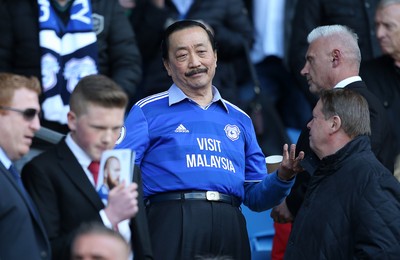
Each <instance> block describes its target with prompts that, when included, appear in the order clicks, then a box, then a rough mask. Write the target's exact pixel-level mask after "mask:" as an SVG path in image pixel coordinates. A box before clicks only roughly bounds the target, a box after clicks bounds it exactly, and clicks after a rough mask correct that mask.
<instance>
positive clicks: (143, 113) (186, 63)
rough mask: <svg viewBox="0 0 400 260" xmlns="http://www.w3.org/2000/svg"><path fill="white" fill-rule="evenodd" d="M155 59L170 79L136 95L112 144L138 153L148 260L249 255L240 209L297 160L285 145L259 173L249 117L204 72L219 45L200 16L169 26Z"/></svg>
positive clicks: (287, 180)
mask: <svg viewBox="0 0 400 260" xmlns="http://www.w3.org/2000/svg"><path fill="white" fill-rule="evenodd" d="M162 52H163V62H164V66H165V68H166V70H167V72H168V74H169V75H170V76H171V77H172V79H173V81H174V84H173V85H172V86H171V87H170V89H169V90H168V91H166V92H162V93H159V94H156V95H153V96H149V97H147V98H144V99H142V100H140V101H139V102H137V103H136V104H135V106H134V107H133V108H132V110H131V111H130V113H129V116H128V117H127V119H126V122H125V128H126V129H124V130H125V131H126V132H125V133H126V135H125V136H124V137H123V138H122V140H121V143H120V144H119V145H118V146H117V147H118V148H131V149H133V150H135V151H136V164H138V165H139V166H140V168H141V171H142V175H143V190H144V196H145V198H146V205H147V208H146V210H147V216H148V220H149V225H150V226H149V229H150V235H151V240H152V247H153V251H154V258H155V259H166V260H168V259H171V260H176V259H195V258H196V256H200V255H202V256H203V255H207V256H228V257H231V258H233V259H250V246H249V241H248V236H247V230H246V221H245V218H244V216H243V215H242V213H241V210H240V208H239V206H240V204H241V203H242V202H243V203H244V204H245V205H246V206H248V207H249V208H250V209H252V210H255V211H262V210H266V209H269V208H271V207H273V206H274V205H276V204H278V203H279V202H280V201H281V200H282V199H283V198H284V197H285V195H286V194H287V193H288V192H289V190H290V188H291V186H292V184H293V177H294V175H295V173H296V172H297V171H298V170H299V166H298V165H299V164H298V163H299V161H300V160H301V159H302V158H303V157H304V153H300V154H299V156H298V157H297V158H296V157H295V146H294V145H292V146H291V147H290V151H289V149H288V145H286V144H285V145H284V149H283V157H284V159H283V162H282V164H281V167H280V168H279V169H278V170H277V171H276V172H273V173H271V174H266V173H267V170H266V167H265V161H264V154H263V153H262V151H261V149H260V147H259V145H258V143H257V139H256V136H255V132H254V127H253V124H252V121H251V119H250V118H249V116H248V115H246V114H245V113H244V112H243V111H242V110H240V109H239V108H238V107H236V106H235V105H233V104H231V103H229V102H228V101H226V100H224V99H222V98H221V96H220V94H219V92H218V90H217V88H216V87H214V86H213V85H212V79H213V77H214V74H215V69H216V67H217V52H216V46H215V42H214V38H213V35H212V33H211V32H210V31H209V30H208V29H207V28H206V27H205V26H204V25H203V24H202V23H200V22H196V21H189V20H183V21H179V22H176V23H174V24H172V25H171V26H169V27H168V28H167V29H166V31H165V36H164V41H163V44H162Z"/></svg>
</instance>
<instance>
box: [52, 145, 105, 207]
mask: <svg viewBox="0 0 400 260" xmlns="http://www.w3.org/2000/svg"><path fill="white" fill-rule="evenodd" d="M56 151H57V156H58V157H59V161H58V163H59V166H60V168H61V170H62V171H63V172H64V174H65V176H66V177H67V178H69V179H70V180H71V182H72V183H73V185H75V187H76V189H78V190H79V191H80V192H81V193H82V194H83V196H84V197H85V198H87V199H88V201H89V202H90V203H91V204H92V205H93V206H94V207H95V208H96V209H97V210H101V209H102V208H104V204H103V202H102V201H101V199H100V197H99V195H98V194H97V191H96V189H95V188H94V187H93V185H92V183H91V182H90V180H89V179H88V177H87V176H86V173H85V172H84V170H83V169H82V166H81V165H80V164H79V162H78V160H77V159H76V157H75V155H74V154H73V153H72V151H71V150H70V149H69V148H68V146H67V144H66V143H65V139H64V140H62V141H61V142H60V143H59V144H58V145H57V148H56Z"/></svg>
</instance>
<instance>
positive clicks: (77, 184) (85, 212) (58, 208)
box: [22, 139, 151, 260]
mask: <svg viewBox="0 0 400 260" xmlns="http://www.w3.org/2000/svg"><path fill="white" fill-rule="evenodd" d="M22 178H23V181H24V183H25V184H26V187H27V189H28V191H29V193H30V194H31V195H32V198H33V199H34V201H35V203H36V204H37V206H38V209H39V212H40V215H41V217H42V219H43V221H44V224H45V226H46V230H47V233H48V236H49V239H50V242H51V246H52V249H53V255H54V259H57V260H61V259H65V260H69V259H70V247H71V242H72V239H73V237H74V233H75V232H76V229H77V228H78V227H79V226H80V225H81V224H82V223H83V222H92V221H98V222H102V220H101V217H100V215H99V211H100V210H101V209H103V208H104V204H103V203H102V201H101V199H100V197H99V195H98V194H97V192H96V190H95V189H94V187H93V185H92V184H91V182H90V181H89V179H88V178H87V176H86V174H85V172H84V170H83V169H82V167H81V165H80V164H79V162H78V160H77V159H76V158H75V156H74V155H73V153H72V151H71V150H70V149H69V148H68V146H67V144H66V143H65V139H63V140H62V141H61V142H59V143H58V144H57V145H56V146H55V147H54V148H52V149H50V150H48V151H46V152H44V153H42V154H40V155H39V156H37V157H36V158H34V159H33V160H32V161H30V162H29V163H27V164H26V165H25V167H24V168H23V170H22ZM139 207H140V205H139ZM142 209H144V208H142ZM142 212H143V214H144V213H145V212H144V210H142ZM145 220H146V219H145ZM135 225H137V223H136V221H135V220H134V221H133V223H132V226H135ZM146 225H147V222H146V223H145V225H144V226H145V227H146ZM131 231H132V235H137V233H138V232H137V231H136V230H131ZM133 239H134V240H135V239H136V237H133ZM142 251H143V250H142ZM142 251H140V250H139V251H138V252H137V253H138V254H139V255H138V259H141V258H140V254H141V253H142ZM135 255H136V250H135ZM150 255H151V254H150Z"/></svg>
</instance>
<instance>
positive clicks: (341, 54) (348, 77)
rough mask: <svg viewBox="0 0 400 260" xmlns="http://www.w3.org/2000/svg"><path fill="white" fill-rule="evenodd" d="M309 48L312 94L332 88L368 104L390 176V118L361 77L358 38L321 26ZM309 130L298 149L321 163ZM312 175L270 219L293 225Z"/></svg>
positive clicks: (375, 145)
mask: <svg viewBox="0 0 400 260" xmlns="http://www.w3.org/2000/svg"><path fill="white" fill-rule="evenodd" d="M307 40H308V42H309V48H308V50H307V54H306V63H305V65H304V68H303V69H302V70H301V74H302V75H303V76H305V77H306V78H307V81H308V84H309V86H310V92H311V93H313V94H316V95H318V94H319V93H320V92H321V91H323V90H326V89H332V88H346V89H352V90H354V91H356V92H358V93H360V94H361V95H362V96H363V97H364V98H365V99H366V100H367V102H368V106H369V111H370V118H371V119H370V122H371V136H370V140H371V148H372V151H373V152H374V154H375V156H376V157H377V158H378V160H379V161H380V162H381V163H382V164H383V165H384V166H385V167H386V168H388V169H389V170H390V171H391V172H393V168H394V153H393V141H392V132H391V129H390V127H389V122H388V119H387V115H386V113H385V111H384V108H383V106H382V104H381V103H380V102H379V100H378V99H377V98H376V97H375V96H374V95H373V94H372V93H371V92H370V91H368V89H367V87H366V85H365V83H364V82H363V81H362V80H361V78H360V77H359V76H358V73H359V66H360V62H361V54H360V49H359V47H358V44H357V35H356V34H355V33H353V32H352V31H351V30H350V29H349V28H348V27H345V26H342V25H330V26H320V27H317V28H315V29H314V30H313V31H312V32H311V33H310V34H309V35H308V38H307ZM308 139H309V130H308V129H307V128H304V129H303V131H302V133H301V135H300V137H299V140H298V142H297V149H299V151H304V152H305V154H306V157H308V158H309V159H310V160H311V159H312V160H314V161H315V163H318V161H319V159H318V158H317V157H316V155H315V153H314V152H313V151H312V150H311V149H310V146H309V141H308ZM310 176H311V175H310V173H308V172H307V171H304V172H301V173H299V174H298V175H297V179H296V182H295V186H294V187H293V188H292V190H291V192H290V194H289V195H288V197H286V199H285V201H284V202H282V203H281V204H280V205H279V206H277V207H275V208H274V209H273V211H272V212H271V217H272V218H273V219H274V220H275V221H276V222H280V223H285V222H288V221H293V218H294V216H296V213H297V211H298V209H299V208H300V206H301V204H302V202H303V199H304V194H305V192H306V189H307V185H308V181H309V178H310Z"/></svg>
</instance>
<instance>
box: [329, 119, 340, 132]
mask: <svg viewBox="0 0 400 260" xmlns="http://www.w3.org/2000/svg"><path fill="white" fill-rule="evenodd" d="M341 128H342V120H341V119H340V117H339V116H333V117H331V119H330V129H331V131H330V134H334V133H336V132H337V131H339V130H340V129H341Z"/></svg>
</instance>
